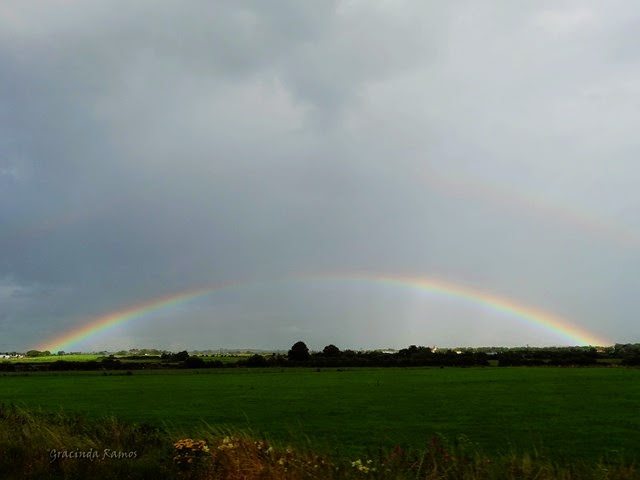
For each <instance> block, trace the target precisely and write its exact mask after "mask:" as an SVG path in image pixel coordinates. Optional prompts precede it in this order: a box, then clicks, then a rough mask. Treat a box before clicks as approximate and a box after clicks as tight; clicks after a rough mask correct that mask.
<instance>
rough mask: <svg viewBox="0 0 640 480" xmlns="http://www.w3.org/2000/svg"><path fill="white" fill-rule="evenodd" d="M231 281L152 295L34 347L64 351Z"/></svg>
mask: <svg viewBox="0 0 640 480" xmlns="http://www.w3.org/2000/svg"><path fill="white" fill-rule="evenodd" d="M231 286H232V284H227V285H223V286H219V287H213V288H194V289H190V290H185V291H182V292H178V293H171V294H168V295H163V296H161V297H156V298H153V299H151V300H148V301H146V302H142V303H138V304H135V305H131V306H128V307H125V308H122V309H120V310H116V311H113V312H110V313H107V314H104V315H100V316H97V317H95V318H93V319H91V320H89V321H87V322H85V323H83V324H82V325H80V326H78V327H76V328H72V329H71V330H68V331H66V332H64V333H62V334H59V335H56V336H54V337H52V338H50V339H48V340H46V341H45V342H44V343H42V345H40V346H39V347H38V348H37V349H38V350H49V351H51V352H54V351H59V350H67V349H69V348H70V347H72V346H73V345H75V344H76V343H78V342H80V341H82V340H85V339H87V338H90V337H93V336H96V335H98V334H100V333H102V332H104V331H106V330H109V329H111V328H113V327H115V326H117V325H120V324H123V323H126V322H128V321H132V320H134V319H136V318H140V317H143V316H147V315H151V314H153V313H154V312H158V311H161V310H164V309H167V308H170V307H172V306H176V305H180V304H183V303H187V302H189V301H191V300H194V299H196V298H198V297H203V296H206V295H209V294H211V293H213V292H215V291H216V290H220V289H223V288H231Z"/></svg>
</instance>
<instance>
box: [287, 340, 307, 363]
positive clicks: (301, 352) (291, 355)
mask: <svg viewBox="0 0 640 480" xmlns="http://www.w3.org/2000/svg"><path fill="white" fill-rule="evenodd" d="M287 358H288V359H289V360H291V361H294V362H304V361H306V360H308V359H309V348H307V345H306V344H305V343H304V342H302V341H300V342H296V343H294V344H293V346H292V347H291V350H289V351H288V352H287Z"/></svg>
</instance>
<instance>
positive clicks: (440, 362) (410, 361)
mask: <svg viewBox="0 0 640 480" xmlns="http://www.w3.org/2000/svg"><path fill="white" fill-rule="evenodd" d="M156 352H157V353H159V355H150V354H149V353H146V351H145V353H142V354H140V352H135V354H130V355H126V356H115V355H105V357H103V358H101V359H99V360H90V361H67V360H64V356H61V359H59V360H55V361H52V362H34V363H29V362H21V363H17V362H9V361H4V362H2V363H0V371H6V372H11V371H40V370H48V371H65V370H103V371H117V370H126V371H130V370H139V369H158V368H238V367H247V368H256V367H260V368H267V367H315V368H344V367H476V366H500V367H507V366H531V367H533V366H612V365H621V366H640V344H638V343H635V344H616V345H614V346H612V347H605V348H602V347H518V348H505V347H501V348H491V347H485V348H468V349H437V348H430V347H426V346H417V345H410V346H409V347H407V348H403V349H401V350H398V351H381V350H368V351H355V350H351V349H346V350H340V349H339V348H338V347H336V346H335V345H333V344H330V345H327V346H325V347H324V348H323V349H322V350H321V351H316V352H312V351H310V350H309V348H308V347H307V345H306V343H305V342H303V341H298V342H296V343H295V344H293V345H292V346H291V348H290V349H289V351H288V352H287V353H286V354H284V353H272V354H258V353H256V354H253V355H250V356H244V357H240V358H239V359H238V360H237V361H235V362H229V363H223V362H222V361H220V360H219V359H216V358H215V356H214V357H213V358H211V357H209V358H207V356H202V355H190V354H189V352H187V351H186V350H184V351H181V352H177V353H172V352H162V353H160V351H158V350H155V351H154V353H156ZM38 353H39V352H37V351H31V352H30V354H31V355H30V356H32V357H37V356H39V355H38Z"/></svg>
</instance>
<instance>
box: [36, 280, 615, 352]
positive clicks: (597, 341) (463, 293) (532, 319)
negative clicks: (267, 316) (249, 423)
mask: <svg viewBox="0 0 640 480" xmlns="http://www.w3.org/2000/svg"><path fill="white" fill-rule="evenodd" d="M341 282H347V283H351V284H356V285H372V286H379V287H382V288H388V287H394V288H403V289H411V290H417V291H421V292H425V293H431V294H436V295H441V296H445V297H449V298H453V299H457V300H460V301H464V302H468V303H471V304H475V305H478V306H482V307H485V308H488V309H490V310H492V311H495V312H497V313H500V314H502V315H506V316H508V317H511V318H514V319H517V320H519V321H521V322H524V323H528V324H530V325H534V326H537V327H539V328H542V329H544V330H546V331H548V332H550V333H552V334H554V335H555V336H558V337H560V338H563V339H564V340H566V341H569V342H570V343H572V344H574V345H610V344H611V342H610V341H609V340H607V339H605V338H604V337H601V336H600V335H598V334H595V333H593V332H590V331H588V330H586V329H584V328H581V327H579V326H577V325H575V324H574V323H572V322H570V321H569V320H566V319H564V318H561V317H559V316H556V315H553V314H550V313H546V312H542V311H539V310H536V309H534V308H531V307H528V306H525V305H522V304H520V303H517V302H516V301H514V300H512V299H508V298H505V297H500V296H498V295H495V294H492V293H488V292H485V291H481V290H477V289H474V288H470V287H466V286H462V285H459V284H454V283H449V282H445V281H442V280H439V279H435V278H431V277H423V276H420V277H417V276H416V277H412V276H402V275H390V274H379V273H319V274H318V273H316V274H305V275H292V276H287V277H283V278H279V279H275V280H272V281H271V282H244V283H238V282H235V283H225V284H221V285H218V286H214V287H201V288H194V289H189V290H185V291H181V292H177V293H172V294H168V295H164V296H161V297H156V298H154V299H151V300H148V301H146V302H142V303H139V304H135V305H133V306H128V307H125V308H122V309H119V310H116V311H113V312H110V313H107V314H104V315H100V316H97V317H95V318H93V319H91V320H89V321H87V322H86V323H83V324H82V325H80V326H78V327H76V328H72V329H70V330H68V331H66V332H64V333H62V334H59V335H57V336H54V337H52V338H50V339H48V340H46V341H44V342H43V343H42V345H41V346H40V347H38V349H39V350H49V351H57V350H68V349H69V348H70V347H72V346H73V345H75V344H77V343H78V342H80V341H82V340H86V339H89V338H91V337H94V336H96V335H98V334H100V333H102V332H105V331H107V330H109V329H110V328H113V327H115V326H116V325H120V324H123V323H126V322H130V321H134V320H135V319H137V318H140V317H143V316H149V315H151V314H153V313H155V312H159V311H162V310H164V309H168V308H170V307H173V306H176V305H180V304H184V303H187V302H189V301H192V300H194V299H196V298H199V297H204V296H207V295H210V294H213V293H215V292H218V291H221V290H227V289H234V290H237V289H242V288H247V287H249V286H255V285H256V284H258V283H262V284H264V285H265V287H266V286H269V285H272V284H274V283H278V284H284V283H286V284H287V285H289V284H290V285H291V287H292V288H295V287H296V286H304V285H311V284H318V283H320V284H340V283H341Z"/></svg>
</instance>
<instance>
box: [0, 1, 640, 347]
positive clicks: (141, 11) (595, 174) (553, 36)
mask: <svg viewBox="0 0 640 480" xmlns="http://www.w3.org/2000/svg"><path fill="white" fill-rule="evenodd" d="M636 10H637V9H636V8H635V7H634V6H633V5H631V4H630V3H627V2H620V4H619V5H618V7H617V8H614V9H607V10H606V11H603V10H600V9H598V8H597V7H596V6H591V5H589V6H580V7H579V6H576V5H575V4H573V3H571V2H566V3H560V4H557V3H555V2H549V3H539V2H529V3H523V4H518V5H513V6H510V7H508V8H507V7H505V6H504V5H503V4H501V5H498V4H497V3H495V4H493V3H489V4H486V5H484V6H483V7H482V8H480V7H478V6H475V5H472V4H469V3H463V4H456V5H453V4H452V5H446V6H444V5H442V6H436V5H428V4H424V5H417V4H412V3H411V2H407V3H406V4H404V5H399V4H385V3H384V2H379V3H371V2H359V1H351V2H323V3H322V4H308V3H300V2H278V3H275V4H271V3H270V4H268V5H267V4H265V3H264V2H245V3H242V4H239V3H237V2H216V3H210V2H192V3H191V4H190V5H189V6H184V5H180V6H177V5H175V4H173V3H172V2H163V1H148V2H147V1H143V2H136V3H135V4H131V2H120V1H114V2H103V1H97V0H96V1H92V2H51V3H49V4H47V5H45V6H39V7H38V8H35V7H33V6H31V5H30V4H28V3H25V2H19V1H9V2H5V3H4V4H3V6H2V7H1V8H0V62H2V65H3V68H2V70H0V91H1V92H2V93H1V94H0V132H2V133H0V149H1V150H0V155H1V156H0V222H1V223H0V224H1V226H2V229H1V230H0V279H5V280H3V282H4V283H0V298H1V299H2V302H3V306H4V309H3V312H2V317H1V318H0V321H1V322H2V328H3V335H2V336H3V338H8V337H11V339H12V340H11V342H9V343H11V345H12V346H13V347H10V346H7V347H0V348H11V349H14V348H27V347H32V346H33V345H36V344H41V342H42V340H43V337H47V336H48V335H50V334H51V333H52V332H56V331H61V330H65V329H68V328H73V326H74V325H78V324H80V323H82V322H83V321H86V320H87V319H89V318H92V317H93V316H95V315H99V314H100V313H104V312H108V311H110V310H114V309H119V308H123V307H125V306H127V305H132V304H136V303H138V302H141V301H144V300H147V299H150V298H153V297H155V296H158V295H163V294H166V293H168V292H171V291H181V290H184V289H189V288H193V287H194V286H198V285H213V284H217V283H218V282H225V281H229V280H238V281H241V282H242V281H249V280H252V281H257V280H260V281H262V282H263V283H262V285H263V287H262V290H260V289H258V290H260V291H259V292H254V294H255V296H254V297H252V296H251V295H249V294H248V293H246V291H242V289H240V290H238V291H237V292H236V293H234V294H230V293H229V294H224V295H218V296H215V297H211V298H209V299H203V300H201V301H200V302H196V303H194V304H189V305H184V306H183V309H182V310H180V312H179V315H180V319H181V320H180V322H179V324H178V323H176V322H175V321H172V317H170V315H169V314H170V313H171V312H165V316H164V317H163V316H162V314H159V315H160V316H159V317H158V319H157V320H156V323H155V324H154V323H153V321H154V320H153V319H150V320H147V321H146V322H151V323H145V321H140V322H139V323H135V322H134V323H135V324H133V323H132V324H131V325H124V326H122V327H121V328H120V329H119V330H114V331H113V332H111V334H107V335H106V336H105V337H103V338H100V339H98V338H95V339H93V340H91V341H89V343H87V344H86V345H83V347H85V348H94V347H95V348H97V346H98V345H101V346H107V344H113V346H114V348H116V347H118V348H119V347H125V346H127V345H133V344H136V345H143V344H145V345H146V344H147V343H148V342H149V343H153V344H154V345H158V346H181V347H182V346H184V347H189V346H191V345H193V346H198V347H201V348H203V347H207V346H211V347H225V346H228V345H232V344H233V345H236V346H248V347H251V346H254V347H260V346H265V347H279V348H284V347H287V346H289V343H291V342H292V341H294V340H296V339H297V338H298V337H304V338H305V339H306V340H308V341H309V342H310V343H311V344H314V345H316V344H317V345H316V346H317V347H322V343H323V342H326V343H331V342H333V343H336V344H339V343H340V344H342V345H344V346H348V345H358V346H363V347H364V346H373V345H376V346H381V345H385V346H393V345H395V346H400V345H404V344H408V343H416V342H417V343H428V344H432V343H448V344H478V343H494V344H499V343H507V344H509V343H520V344H524V343H535V342H534V341H529V340H531V339H534V340H536V341H539V342H541V343H554V342H556V343H560V342H565V341H566V340H564V339H562V338H558V337H555V336H553V334H546V336H545V335H544V334H541V333H540V332H539V331H537V330H535V329H524V330H519V329H518V328H514V327H513V326H512V324H510V323H509V320H505V319H504V318H502V317H499V318H497V317H495V315H494V316H493V317H492V316H489V317H486V312H485V313H482V314H481V313H480V312H478V311H472V312H470V311H468V310H459V306H456V305H450V304H446V303H444V304H443V303H442V302H440V303H439V302H438V301H435V303H434V302H424V301H423V300H421V299H416V298H415V296H413V295H412V294H409V293H408V292H405V293H403V294H398V295H391V296H388V295H385V294H383V293H382V292H381V291H379V290H376V291H372V292H369V293H368V294H367V295H363V294H361V293H353V292H351V293H350V292H349V291H346V292H343V291H333V292H331V294H329V293H327V292H318V291H316V290H313V289H311V290H309V287H305V286H304V285H298V284H295V282H293V283H291V282H290V283H289V284H287V286H286V288H279V287H278V288H276V287H273V286H270V281H271V280H275V279H279V278H282V277H284V276H286V275H288V274H291V273H308V272H320V271H325V272H326V271H333V272H349V271H360V272H378V274H382V273H385V272H386V273H396V274H407V275H418V276H419V275H426V276H435V277H440V278H443V279H448V280H449V281H451V282H454V283H456V282H458V283H460V284H466V285H472V286H475V287H476V288H479V289H482V290H484V291H488V292H494V293H496V294H499V295H503V296H506V297H510V298H512V299H514V301H516V302H517V301H519V302H522V303H523V304H526V305H529V306H532V307H538V308H539V309H541V310H544V311H549V312H557V313H558V314H559V315H562V316H565V317H567V318H570V319H572V320H573V321H574V322H575V323H576V324H580V325H582V326H583V327H584V328H585V329H588V330H592V331H594V332H596V333H598V334H599V335H601V336H604V337H607V336H608V337H610V338H611V339H613V340H620V341H636V340H637V336H638V331H637V328H636V327H635V326H634V325H635V324H636V323H635V321H634V318H633V311H634V301H635V300H634V291H633V288H632V285H633V274H634V272H635V271H636V270H637V269H636V268H635V267H636V264H637V261H638V256H637V250H638V243H640V242H637V238H638V236H637V235H638V234H637V233H636V232H638V231H639V230H638V229H640V224H638V220H637V215H635V212H636V211H637V208H638V206H639V204H640V196H639V195H638V194H637V192H636V188H635V182H634V179H635V175H634V173H635V172H636V166H635V158H636V157H637V153H638V147H639V145H638V142H637V139H636V137H637V135H636V134H635V131H634V125H636V124H637V123H638V120H639V119H638V118H637V117H638V110H637V108H635V107H636V106H637V105H636V104H637V93H638V89H637V87H636V85H638V81H637V80H638V75H639V74H640V72H639V71H638V69H637V68H636V67H635V63H634V59H635V54H634V51H633V49H631V48H630V47H629V45H630V44H631V43H629V42H630V39H632V38H633V35H634V33H633V29H632V25H633V19H634V18H636V17H637V16H638V13H640V11H636ZM442 178H449V179H453V180H454V181H451V182H448V183H447V182H445V181H441V180H438V179H442ZM456 179H457V180H456ZM456 181H457V183H456ZM456 185H457V186H456ZM509 192H513V193H509ZM509 195H511V197H510V196H509ZM510 198H511V199H512V200H510ZM276 283H277V282H276ZM303 283H304V282H303ZM11 292H21V293H19V294H17V293H16V294H15V295H14V293H11ZM242 292H244V293H242ZM467 315H471V316H473V318H475V319H476V320H475V321H472V320H469V319H466V318H467V317H466V316H467ZM483 315H484V316H483ZM424 318H428V319H429V320H428V321H425V320H422V319H424ZM152 325H153V326H154V328H151V326H152ZM496 326H499V328H498V327H496ZM155 327H157V328H155ZM160 327H161V328H160ZM5 332H6V335H5V334H4V333H5ZM385 339H388V341H385ZM91 342H94V343H91ZM196 344H197V345H196Z"/></svg>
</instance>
